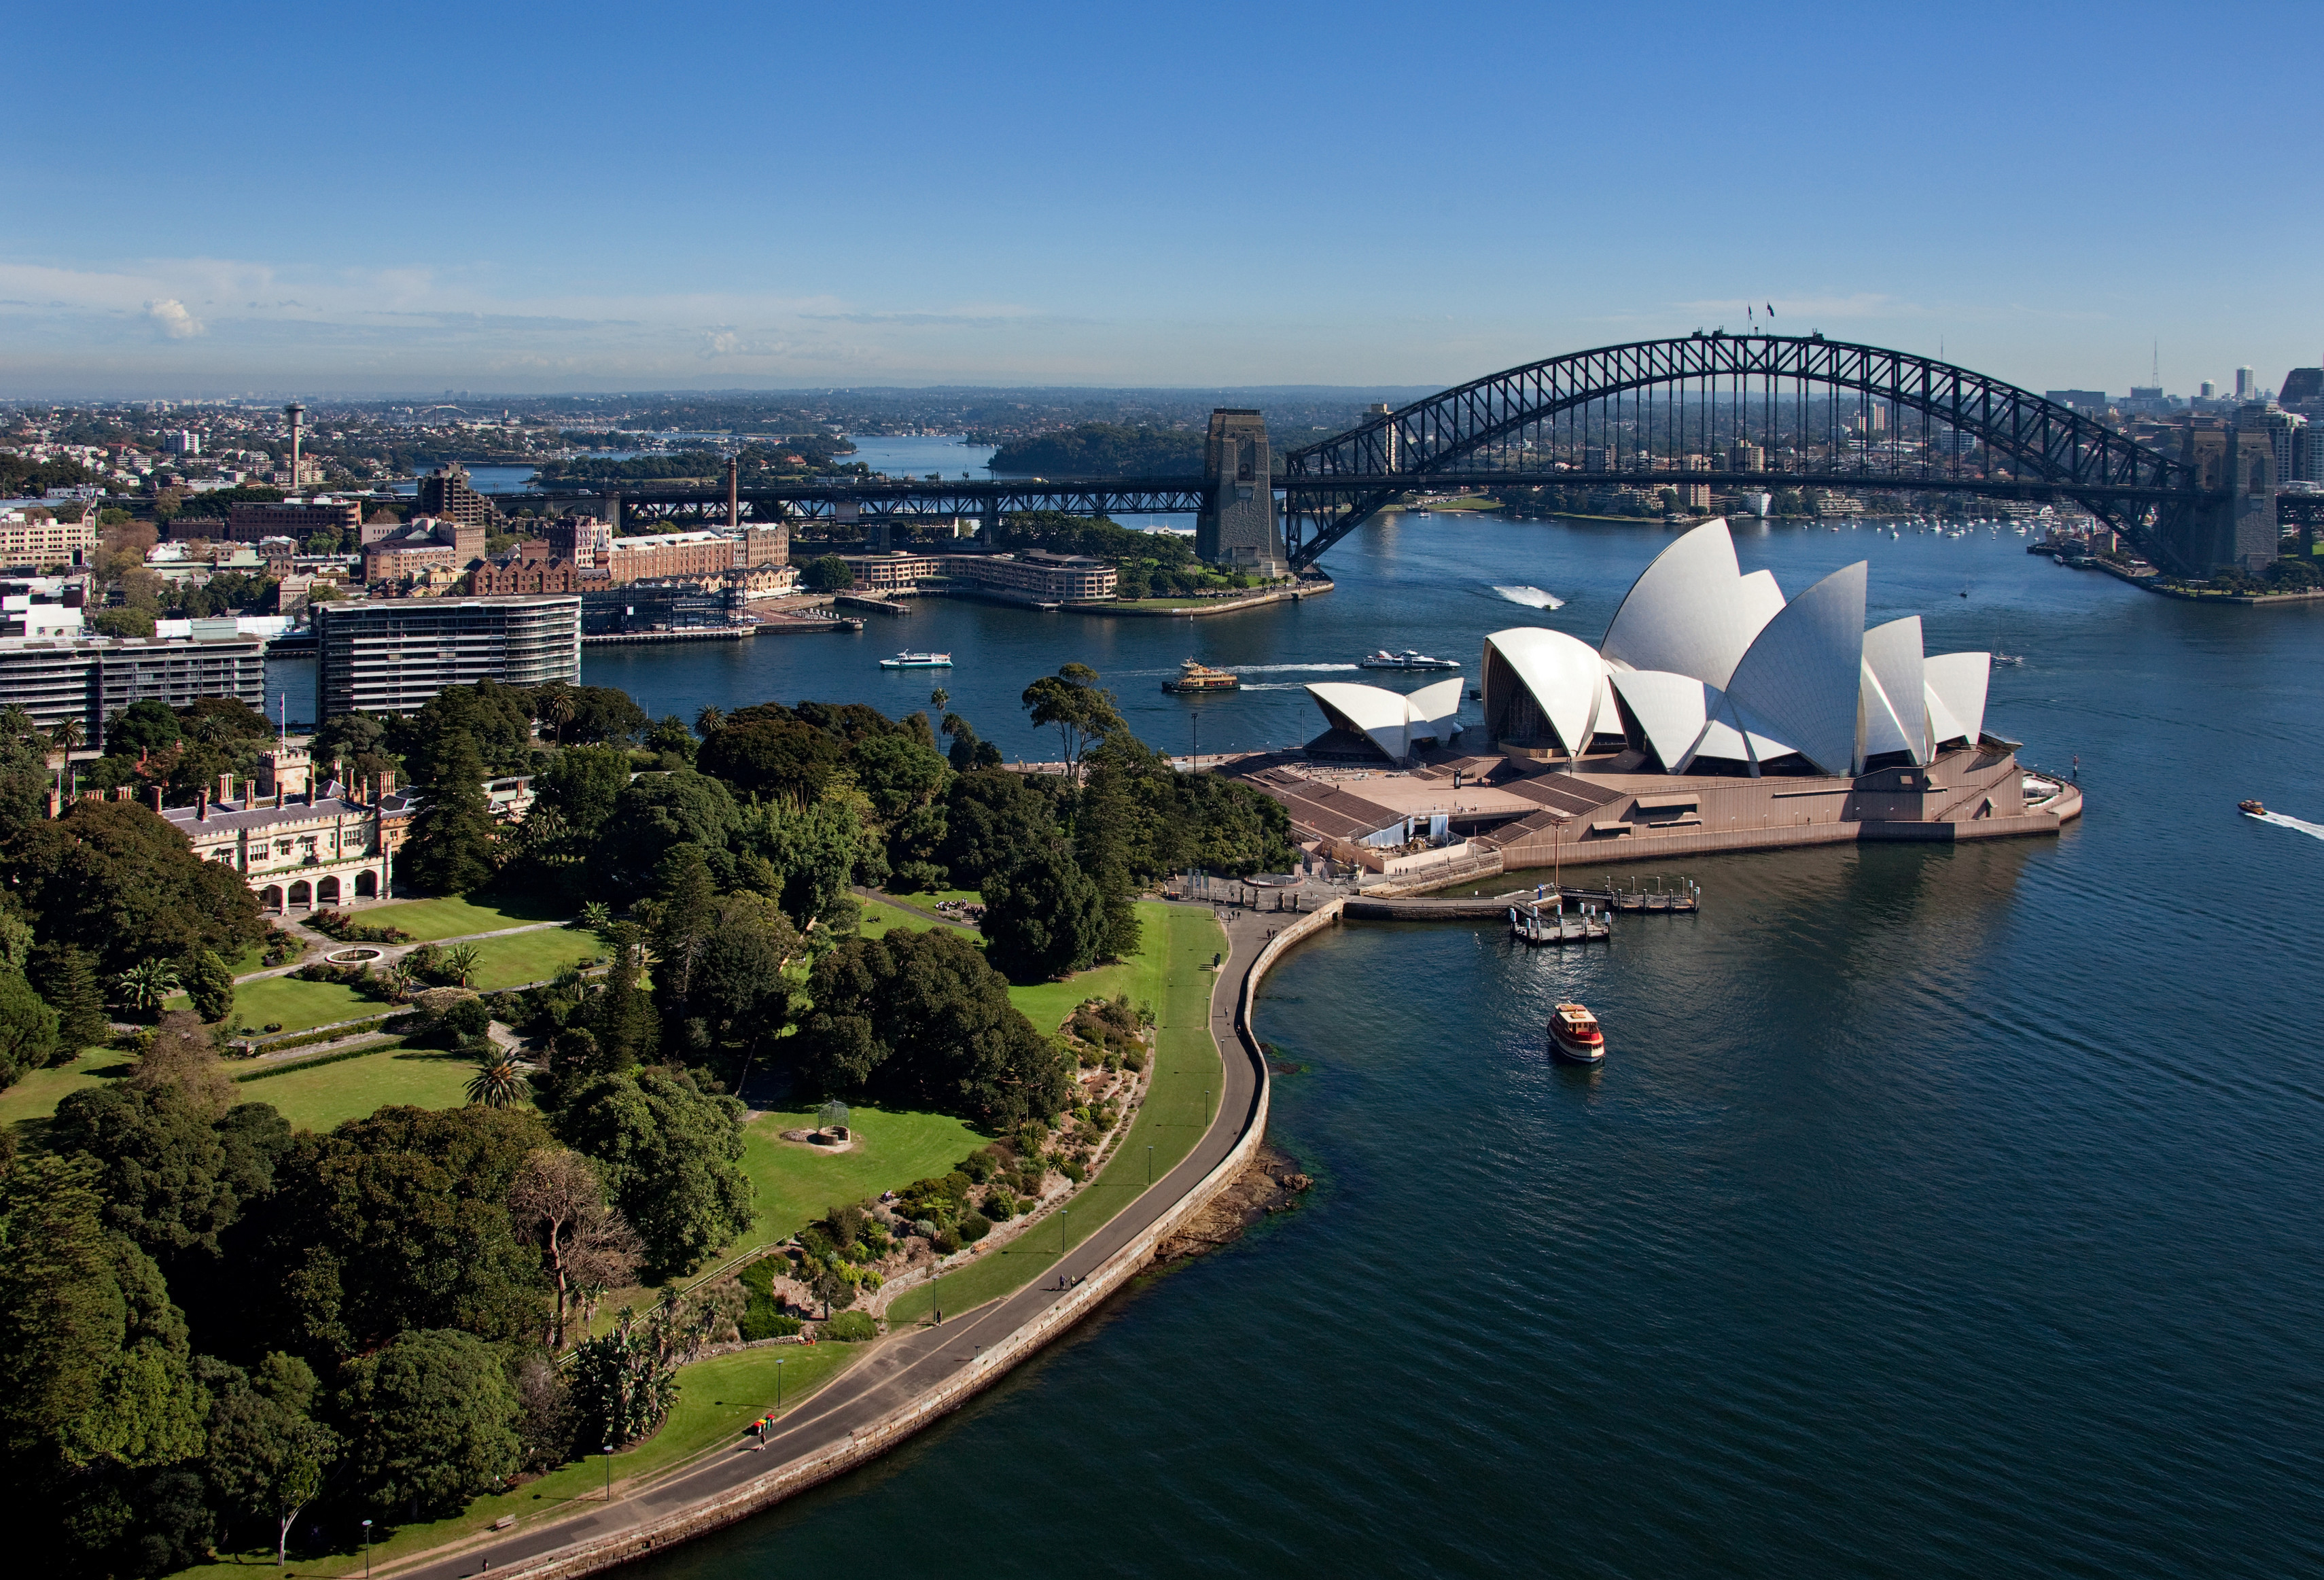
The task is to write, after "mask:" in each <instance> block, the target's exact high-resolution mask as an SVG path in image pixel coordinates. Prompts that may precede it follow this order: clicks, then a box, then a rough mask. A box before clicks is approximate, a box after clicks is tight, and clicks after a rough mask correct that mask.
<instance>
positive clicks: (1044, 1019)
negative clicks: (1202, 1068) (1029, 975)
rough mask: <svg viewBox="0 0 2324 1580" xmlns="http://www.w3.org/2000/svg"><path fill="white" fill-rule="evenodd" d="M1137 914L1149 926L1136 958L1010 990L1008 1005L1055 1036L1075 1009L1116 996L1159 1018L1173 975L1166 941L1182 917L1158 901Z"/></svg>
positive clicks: (1145, 902) (1142, 905)
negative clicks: (1164, 990)
mask: <svg viewBox="0 0 2324 1580" xmlns="http://www.w3.org/2000/svg"><path fill="white" fill-rule="evenodd" d="M1138 914H1139V918H1140V919H1142V920H1143V921H1144V923H1145V926H1146V936H1145V940H1144V942H1143V944H1142V945H1141V947H1140V948H1139V954H1138V956H1137V957H1136V958H1134V959H1130V960H1125V961H1123V962H1122V963H1121V964H1120V965H1119V966H1098V967H1097V968H1096V969H1094V970H1092V971H1084V972H1082V973H1080V974H1079V975H1074V976H1072V977H1069V978H1067V979H1066V980H1065V981H1064V982H1038V983H1035V984H1033V985H1032V986H1030V987H1012V988H1010V990H1009V1002H1010V1003H1013V1004H1015V1005H1016V1006H1017V1007H1018V1008H1019V1009H1020V1010H1022V1011H1024V1012H1025V1018H1026V1019H1027V1020H1028V1021H1032V1022H1033V1024H1034V1025H1036V1026H1037V1027H1039V1028H1040V1029H1041V1030H1044V1031H1055V1030H1056V1029H1057V1028H1058V1027H1059V1026H1062V1025H1064V1024H1065V1017H1066V1016H1068V1015H1070V1014H1072V1013H1073V1012H1074V1005H1076V1004H1078V1003H1081V1002H1082V1001H1083V1000H1084V999H1099V998H1103V999H1110V998H1111V997H1112V996H1113V995H1114V994H1116V993H1128V994H1129V995H1130V1003H1133V1004H1137V1003H1150V1004H1152V1005H1153V1006H1154V1009H1155V1012H1156V1013H1157V1014H1159V1013H1160V1012H1161V1009H1162V984H1163V979H1164V977H1165V976H1166V975H1167V974H1168V972H1169V970H1170V962H1171V960H1172V958H1173V956H1172V954H1171V951H1170V949H1169V947H1167V945H1165V943H1164V942H1163V940H1164V938H1165V937H1166V936H1167V934H1168V930H1169V929H1170V928H1171V927H1172V926H1174V925H1177V924H1176V923H1175V922H1174V921H1173V920H1172V919H1173V918H1176V917H1178V916H1180V915H1182V914H1183V912H1182V911H1179V910H1172V909H1171V908H1170V907H1169V906H1167V905H1165V904H1163V903H1162V902H1161V901H1157V900H1142V901H1139V904H1138ZM1217 930H1218V929H1216V927H1215V926H1213V928H1212V929H1211V931H1212V933H1213V934H1215V933H1216V932H1217ZM1222 947H1223V941H1220V942H1214V943H1213V944H1212V945H1211V954H1215V953H1217V952H1218V950H1219V949H1220V948H1222ZM1210 957H1211V956H1210V955H1209V954H1206V955H1204V956H1203V964H1205V965H1207V964H1209V962H1210ZM1203 980H1204V982H1205V983H1207V982H1208V981H1209V980H1210V979H1209V978H1208V977H1205V978H1203ZM1204 991H1205V992H1207V991H1208V989H1207V988H1205V990H1204Z"/></svg>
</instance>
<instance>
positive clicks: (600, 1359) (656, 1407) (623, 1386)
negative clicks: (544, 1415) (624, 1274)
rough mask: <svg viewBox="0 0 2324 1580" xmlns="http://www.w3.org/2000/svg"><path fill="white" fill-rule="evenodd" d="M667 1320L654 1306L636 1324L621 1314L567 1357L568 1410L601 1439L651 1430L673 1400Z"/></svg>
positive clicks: (628, 1438)
mask: <svg viewBox="0 0 2324 1580" xmlns="http://www.w3.org/2000/svg"><path fill="white" fill-rule="evenodd" d="M669 1326H670V1318H669V1317H667V1316H665V1314H664V1311H663V1310H662V1309H661V1308H659V1307H658V1308H657V1309H656V1310H655V1312H654V1314H653V1316H652V1317H649V1318H648V1319H647V1320H646V1322H645V1323H644V1324H643V1325H642V1326H641V1325H640V1324H639V1322H638V1320H637V1317H636V1315H635V1314H634V1313H632V1312H629V1311H624V1312H622V1316H621V1319H620V1321H619V1322H618V1323H617V1324H616V1325H615V1326H614V1328H613V1332H612V1333H610V1334H608V1335H605V1336H604V1338H600V1339H592V1340H590V1341H589V1342H588V1343H587V1344H583V1345H582V1346H581V1348H580V1349H579V1351H577V1352H576V1354H575V1355H574V1358H573V1404H574V1413H575V1414H576V1416H578V1417H579V1418H580V1419H581V1421H582V1422H583V1423H584V1424H585V1425H586V1426H587V1427H588V1428H590V1432H591V1434H592V1436H594V1437H596V1439H597V1441H599V1442H602V1443H611V1444H615V1445H620V1444H625V1443H634V1442H636V1441H637V1440H638V1439H639V1438H641V1437H646V1436H648V1435H649V1434H650V1433H652V1432H653V1431H654V1430H656V1429H657V1428H659V1427H660V1425H661V1424H662V1421H663V1419H664V1418H666V1417H668V1416H669V1407H670V1406H671V1405H673V1404H675V1403H676V1402H677V1401H678V1374H677V1373H678V1369H677V1367H676V1366H675V1365H674V1364H673V1363H672V1360H673V1356H672V1354H671V1352H672V1349H673V1348H674V1345H673V1344H672V1343H671V1340H672V1338H673V1337H674V1335H672V1334H670V1333H669Z"/></svg>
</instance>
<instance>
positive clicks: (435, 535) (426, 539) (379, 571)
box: [363, 516, 484, 582]
mask: <svg viewBox="0 0 2324 1580" xmlns="http://www.w3.org/2000/svg"><path fill="white" fill-rule="evenodd" d="M483 558H484V528H483V527H481V526H478V525H474V524H471V523H469V522H454V521H447V520H444V519H441V518H431V517H429V516H414V517H413V518H412V519H411V522H410V525H408V526H404V527H400V528H398V529H397V530H396V531H392V532H389V533H387V534H386V535H384V536H383V537H379V538H375V539H374V540H373V541H370V542H368V543H365V544H364V550H363V559H364V580H365V581H367V582H377V581H401V580H402V579H403V578H404V577H409V576H412V575H416V574H418V573H420V572H422V571H426V570H430V569H435V568H442V569H446V570H451V571H455V572H457V571H463V570H466V569H467V568H468V567H469V566H471V565H473V564H475V562H476V561H477V560H479V559H483Z"/></svg>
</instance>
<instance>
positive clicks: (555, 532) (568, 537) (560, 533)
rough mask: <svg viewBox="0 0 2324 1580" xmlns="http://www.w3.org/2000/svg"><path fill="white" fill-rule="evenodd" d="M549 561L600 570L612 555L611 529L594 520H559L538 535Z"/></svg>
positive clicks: (590, 517) (563, 518) (590, 518)
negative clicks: (559, 561)
mask: <svg viewBox="0 0 2324 1580" xmlns="http://www.w3.org/2000/svg"><path fill="white" fill-rule="evenodd" d="M541 537H542V539H543V540H544V541H546V542H547V543H548V544H549V558H550V559H569V560H571V561H572V562H573V563H574V564H576V565H577V566H579V567H580V568H582V569H584V570H588V569H592V568H596V567H600V566H603V565H604V563H605V556H606V555H607V554H609V553H611V552H612V551H613V527H612V526H611V525H609V524H608V523H606V522H601V521H599V520H598V519H597V518H596V517H595V516H583V515H569V516H559V517H558V518H557V520H555V521H553V522H549V525H548V527H547V528H546V529H545V530H544V531H542V532H541Z"/></svg>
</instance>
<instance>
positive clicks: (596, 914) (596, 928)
mask: <svg viewBox="0 0 2324 1580" xmlns="http://www.w3.org/2000/svg"><path fill="white" fill-rule="evenodd" d="M580 922H581V930H582V931H583V932H585V933H602V932H604V930H605V929H607V928H609V927H612V926H613V907H612V906H610V905H608V904H606V903H605V902H604V901H602V900H592V901H589V902H588V903H587V904H586V905H584V906H583V907H582V908H581V916H580Z"/></svg>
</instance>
